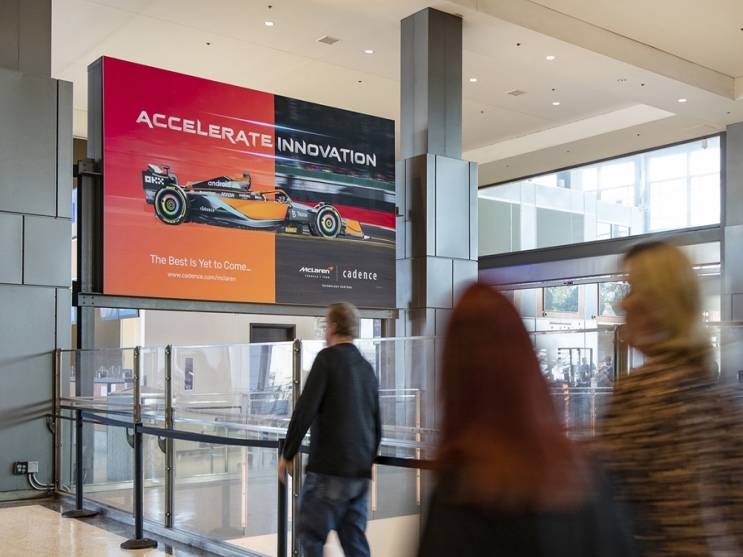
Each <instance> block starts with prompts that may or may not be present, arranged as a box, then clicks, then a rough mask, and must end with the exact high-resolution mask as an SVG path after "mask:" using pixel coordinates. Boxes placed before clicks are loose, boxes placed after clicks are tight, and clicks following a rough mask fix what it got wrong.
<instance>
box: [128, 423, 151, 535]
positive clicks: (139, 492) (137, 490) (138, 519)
mask: <svg viewBox="0 0 743 557" xmlns="http://www.w3.org/2000/svg"><path fill="white" fill-rule="evenodd" d="M141 427H142V423H141V422H136V423H135V424H134V538H133V539H130V540H126V541H125V542H123V543H122V544H121V549H149V548H151V547H157V542H156V541H155V540H151V539H149V538H145V537H144V527H143V522H144V465H143V461H144V455H143V452H144V451H143V450H142V430H141Z"/></svg>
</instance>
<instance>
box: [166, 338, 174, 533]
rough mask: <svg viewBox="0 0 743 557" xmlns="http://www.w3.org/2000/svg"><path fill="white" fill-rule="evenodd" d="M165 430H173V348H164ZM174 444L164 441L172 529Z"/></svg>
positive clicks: (171, 440)
mask: <svg viewBox="0 0 743 557" xmlns="http://www.w3.org/2000/svg"><path fill="white" fill-rule="evenodd" d="M165 429H173V346H172V345H168V346H166V347H165ZM174 501H175V443H174V441H173V439H171V438H168V439H167V440H166V441H165V527H166V528H172V527H173V506H174Z"/></svg>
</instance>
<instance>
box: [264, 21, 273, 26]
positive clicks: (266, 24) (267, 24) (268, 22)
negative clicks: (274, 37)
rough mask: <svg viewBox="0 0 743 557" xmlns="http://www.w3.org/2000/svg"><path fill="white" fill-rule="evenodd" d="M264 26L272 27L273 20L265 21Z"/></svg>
mask: <svg viewBox="0 0 743 557" xmlns="http://www.w3.org/2000/svg"><path fill="white" fill-rule="evenodd" d="M265 26H266V27H273V21H266V23H265Z"/></svg>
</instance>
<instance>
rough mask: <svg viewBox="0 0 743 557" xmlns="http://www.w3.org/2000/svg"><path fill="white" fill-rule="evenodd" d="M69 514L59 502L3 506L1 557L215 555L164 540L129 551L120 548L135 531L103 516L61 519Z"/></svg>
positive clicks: (184, 556) (49, 501)
mask: <svg viewBox="0 0 743 557" xmlns="http://www.w3.org/2000/svg"><path fill="white" fill-rule="evenodd" d="M65 510H69V509H68V508H67V507H63V505H62V503H60V502H58V501H56V500H44V501H38V502H32V503H29V502H24V503H4V504H2V505H0V539H1V540H3V542H2V547H0V555H2V556H3V557H28V556H29V555H33V556H34V557H67V556H70V557H120V556H121V557H123V556H126V555H128V556H130V557H132V556H134V557H139V556H147V557H161V556H165V555H171V556H174V557H212V556H215V555H216V554H214V553H209V552H206V551H202V550H199V549H195V548H192V547H189V546H186V545H181V544H177V543H174V542H172V541H170V540H163V539H162V538H158V537H157V536H151V535H150V534H148V533H146V532H145V535H146V536H147V537H150V538H154V539H156V540H157V541H158V542H159V543H158V547H157V549H142V550H137V551H126V550H123V549H121V548H120V547H119V546H120V544H121V543H122V542H124V541H126V540H127V539H128V538H129V537H130V536H131V535H132V533H133V527H132V526H129V525H126V524H122V523H119V522H116V521H113V520H111V519H108V518H105V517H103V516H100V515H99V516H96V517H93V518H88V519H80V520H78V519H70V518H62V516H61V512H62V511H65Z"/></svg>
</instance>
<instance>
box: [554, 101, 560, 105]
mask: <svg viewBox="0 0 743 557" xmlns="http://www.w3.org/2000/svg"><path fill="white" fill-rule="evenodd" d="M552 106H560V103H559V102H557V101H555V102H553V103H552Z"/></svg>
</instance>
